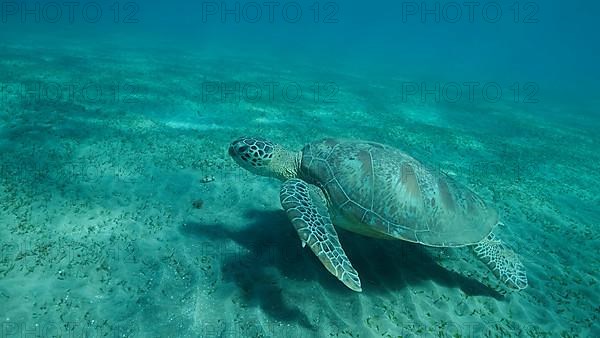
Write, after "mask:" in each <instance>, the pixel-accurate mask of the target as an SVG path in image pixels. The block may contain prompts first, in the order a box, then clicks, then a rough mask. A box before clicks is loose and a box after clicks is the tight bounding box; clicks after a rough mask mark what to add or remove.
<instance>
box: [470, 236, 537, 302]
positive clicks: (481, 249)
mask: <svg viewBox="0 0 600 338" xmlns="http://www.w3.org/2000/svg"><path fill="white" fill-rule="evenodd" d="M473 251H474V252H475V253H476V254H477V257H479V259H481V260H482V261H483V262H484V263H485V264H486V265H487V266H488V268H490V270H492V271H493V272H494V274H495V275H496V277H498V278H499V279H500V280H501V281H502V282H504V283H505V284H506V285H507V286H508V287H510V288H512V289H516V290H522V289H525V288H526V287H527V274H526V272H525V267H524V266H523V263H521V260H520V259H519V257H518V256H517V254H516V253H515V252H514V251H512V250H511V249H509V248H508V247H506V246H505V245H504V244H503V243H502V241H501V240H500V239H499V238H498V237H496V236H495V235H494V233H491V234H489V235H488V236H487V237H486V238H485V239H484V240H483V241H481V242H479V243H477V244H476V245H475V246H473Z"/></svg>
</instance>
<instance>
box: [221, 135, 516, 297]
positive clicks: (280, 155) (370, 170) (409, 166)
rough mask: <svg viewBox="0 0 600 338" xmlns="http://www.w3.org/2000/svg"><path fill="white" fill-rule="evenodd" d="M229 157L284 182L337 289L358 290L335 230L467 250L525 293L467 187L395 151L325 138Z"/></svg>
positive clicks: (298, 224) (237, 149)
mask: <svg viewBox="0 0 600 338" xmlns="http://www.w3.org/2000/svg"><path fill="white" fill-rule="evenodd" d="M228 152H229V155H230V156H231V157H232V158H233V159H234V160H235V161H236V162H237V163H238V164H239V165H240V166H242V167H243V168H245V169H247V170H249V171H250V172H252V173H255V174H258V175H262V176H267V177H274V178H278V179H280V180H282V181H284V182H283V185H282V187H281V191H280V199H281V205H282V207H283V209H284V210H285V212H286V213H287V216H288V217H289V219H290V221H291V223H292V224H293V225H294V227H295V228H296V231H297V232H298V235H299V236H300V240H301V241H302V246H303V247H304V246H305V245H306V244H308V246H309V247H310V248H311V250H312V251H313V252H314V253H315V254H316V255H317V257H318V258H319V260H320V261H321V263H323V265H324V266H325V267H326V268H327V270H329V272H331V273H332V274H333V275H334V276H336V277H337V278H338V279H339V280H340V281H341V282H342V283H344V284H345V285H346V286H347V287H349V288H350V289H352V290H354V291H359V292H360V291H362V288H361V283H360V279H359V277H358V273H357V272H356V270H355V269H354V268H353V267H352V264H351V263H350V260H349V259H348V257H347V256H346V253H345V252H344V249H343V248H342V246H341V244H340V242H339V239H338V235H337V233H336V230H335V228H334V226H333V225H334V224H335V225H336V226H339V227H341V228H343V229H346V230H349V231H352V232H355V233H359V234H362V235H365V236H370V237H376V238H386V239H400V240H405V241H409V242H414V243H419V244H422V245H426V246H431V247H462V246H470V247H471V248H472V251H473V252H474V253H475V255H476V256H477V257H478V258H479V259H481V260H482V261H483V262H484V263H485V264H486V265H487V266H488V267H489V268H490V269H491V270H492V271H493V272H494V274H495V275H496V277H498V278H499V279H500V280H501V281H502V282H504V283H505V284H506V285H507V286H508V287H510V288H512V289H516V290H521V289H524V288H525V287H527V276H526V273H525V268H524V266H523V264H522V263H521V262H520V260H519V258H518V256H517V255H516V254H515V253H514V252H513V251H512V250H510V249H509V248H508V247H507V246H505V245H504V244H503V243H502V241H501V240H500V239H499V238H498V237H497V236H495V235H494V233H493V232H492V230H493V228H494V227H495V226H496V225H497V224H499V221H498V214H497V212H496V211H495V210H494V209H493V208H491V207H490V206H489V205H487V204H486V203H485V202H484V201H483V199H481V198H480V197H479V196H477V195H476V194H475V193H474V192H473V191H471V190H470V189H469V188H467V187H465V186H463V185H461V184H459V183H458V182H456V181H455V180H453V179H452V178H451V177H449V176H447V175H446V174H444V173H442V172H440V171H437V170H432V169H431V168H428V167H427V166H425V165H424V164H422V163H420V162H419V161H417V160H416V159H414V158H413V157H411V156H410V155H408V154H406V153H404V152H402V151H400V150H398V149H395V148H393V147H390V146H387V145H383V144H379V143H375V142H369V141H358V140H338V139H331V138H329V139H324V140H321V141H318V142H314V143H309V144H307V145H305V146H304V148H303V149H302V151H300V152H293V151H289V150H286V149H285V148H283V147H282V146H280V145H278V144H275V143H273V142H271V141H268V140H266V139H263V138H260V137H241V138H238V139H236V140H234V141H233V142H232V143H231V144H230V145H229V150H228Z"/></svg>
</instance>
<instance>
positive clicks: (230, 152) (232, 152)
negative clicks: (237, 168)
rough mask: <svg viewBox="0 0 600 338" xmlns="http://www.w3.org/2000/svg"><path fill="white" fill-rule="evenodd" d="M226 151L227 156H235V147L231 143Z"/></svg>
mask: <svg viewBox="0 0 600 338" xmlns="http://www.w3.org/2000/svg"><path fill="white" fill-rule="evenodd" d="M227 152H228V153H229V156H231V157H235V156H237V153H236V151H235V148H234V147H233V144H230V145H229V149H228V150H227Z"/></svg>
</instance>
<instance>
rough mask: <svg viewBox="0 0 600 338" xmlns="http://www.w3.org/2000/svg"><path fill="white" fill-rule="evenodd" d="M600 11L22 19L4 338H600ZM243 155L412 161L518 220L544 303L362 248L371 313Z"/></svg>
mask: <svg viewBox="0 0 600 338" xmlns="http://www.w3.org/2000/svg"><path fill="white" fill-rule="evenodd" d="M236 5H237V6H238V7H236ZM270 6H272V7H270ZM238 8H239V11H238ZM270 8H272V12H270ZM471 9H472V10H473V11H472V12H471ZM298 10H300V11H301V12H298ZM498 10H499V11H498ZM597 10H598V5H597V4H595V3H588V2H575V3H559V2H554V1H553V2H482V3H480V4H479V5H477V6H476V5H472V4H470V3H458V2H427V3H421V2H395V3H392V2H379V3H373V4H367V3H358V2H348V1H347V2H281V3H279V4H270V3H255V2H231V1H230V2H227V3H226V4H225V3H222V2H194V3H192V2H184V1H180V2H177V3H176V4H165V3H163V4H160V3H155V2H116V3H113V2H103V1H101V2H81V3H79V2H77V3H75V5H73V7H72V12H70V9H69V7H68V6H67V5H65V4H63V3H56V2H49V1H39V2H34V1H28V2H23V3H21V2H14V3H13V2H2V6H1V7H0V11H1V12H0V19H1V20H0V26H1V29H0V38H1V40H0V84H1V85H2V87H1V91H0V95H1V97H0V154H1V155H0V156H1V161H0V196H1V198H0V210H1V212H0V250H1V251H0V322H1V326H0V337H24V336H36V337H37V336H39V337H82V336H90V337H99V336H109V337H117V336H118V337H124V336H125V337H457V336H458V337H505V336H515V337H523V336H524V337H598V336H600V326H599V324H598V322H599V313H600V308H599V307H598V304H600V295H599V292H598V290H599V287H598V285H599V284H598V271H600V257H599V253H600V250H599V248H600V237H599V236H598V226H599V225H600V212H599V210H600V208H599V207H600V200H599V198H598V196H599V195H600V188H598V186H599V184H598V183H599V181H600V155H599V154H598V150H597V148H598V145H599V144H600V142H599V139H600V137H599V136H598V130H599V127H600V118H599V114H598V108H597V107H598V103H600V102H599V100H598V96H597V92H598V88H599V85H600V83H599V82H598V81H599V79H600V76H599V75H600V69H599V66H598V63H597V61H596V58H597V57H596V55H598V44H597V43H596V42H595V40H596V38H595V32H596V31H598V28H599V27H598V24H597V23H596V19H595V13H596V12H597ZM58 13H61V15H60V16H58ZM258 13H260V15H258ZM458 14H460V15H458ZM241 135H259V136H263V137H266V138H268V139H270V140H272V141H274V142H276V143H278V144H280V145H282V146H285V147H286V148H289V149H290V150H294V151H299V150H300V149H302V147H303V145H304V144H306V143H309V142H312V141H315V140H319V139H321V138H324V137H335V138H345V139H365V140H371V141H375V142H380V143H384V144H388V145H390V146H393V147H396V148H398V149H401V150H403V151H405V152H406V153H409V154H411V155H412V156H414V157H415V158H417V159H418V160H420V161H421V162H423V163H425V164H426V165H428V166H429V167H431V168H434V169H435V170H439V171H441V172H444V173H445V174H447V175H449V176H451V177H453V178H454V179H455V180H457V181H458V182H460V183H461V184H464V185H466V186H467V187H469V188H470V189H472V190H473V191H475V192H476V193H477V194H478V195H480V196H481V197H483V198H484V199H486V200H487V201H488V202H489V203H490V205H492V206H493V207H494V208H495V209H497V210H498V212H499V215H500V219H501V221H502V223H503V224H504V225H503V226H498V227H497V229H496V230H495V232H497V234H498V235H499V236H501V237H502V239H503V240H504V241H505V242H506V243H507V245H508V246H509V247H510V248H511V249H513V250H514V251H515V252H516V253H517V254H518V255H519V257H520V259H521V261H522V262H523V264H524V266H525V267H526V269H527V274H528V279H529V286H528V288H526V289H525V290H522V291H520V292H514V291H507V290H506V289H505V288H503V287H502V285H500V283H499V282H498V281H497V279H496V278H495V277H494V276H493V275H492V274H491V273H490V271H489V270H487V269H486V267H485V266H484V265H483V264H482V263H481V262H479V261H477V260H476V259H474V257H473V256H472V255H471V254H470V252H469V251H468V250H467V249H466V248H457V249H449V248H447V249H433V248H428V247H425V246H421V245H417V244H413V243H409V242H405V241H387V240H382V239H373V238H368V237H363V236H360V235H357V234H354V233H351V232H347V231H345V230H342V229H338V235H339V238H340V242H341V243H342V246H343V247H344V250H345V251H346V253H347V255H348V257H349V259H350V260H351V262H352V264H353V266H354V267H355V268H356V270H357V271H358V273H359V275H360V278H361V281H362V292H361V293H356V292H353V291H351V290H350V289H348V288H346V287H345V286H344V285H343V284H342V283H340V282H339V281H338V280H337V279H336V278H335V277H333V276H332V275H330V274H329V273H328V272H327V270H326V269H325V268H324V267H323V266H322V265H321V263H320V262H319V260H318V259H317V258H316V256H315V255H314V254H313V253H312V252H311V251H310V250H309V249H308V248H302V245H301V242H300V241H299V239H298V234H297V233H296V231H294V227H293V226H292V224H291V223H290V221H289V220H288V218H287V216H286V214H285V212H284V211H283V210H282V208H281V204H280V201H279V188H280V186H281V182H279V181H277V180H274V179H270V178H266V177H259V176H255V175H253V174H251V173H249V172H247V171H244V170H243V169H241V168H240V167H239V166H237V165H236V163H235V162H234V161H233V160H231V158H230V157H229V155H228V153H227V148H228V145H229V143H230V142H231V141H232V140H234V139H235V138H237V137H239V136H241Z"/></svg>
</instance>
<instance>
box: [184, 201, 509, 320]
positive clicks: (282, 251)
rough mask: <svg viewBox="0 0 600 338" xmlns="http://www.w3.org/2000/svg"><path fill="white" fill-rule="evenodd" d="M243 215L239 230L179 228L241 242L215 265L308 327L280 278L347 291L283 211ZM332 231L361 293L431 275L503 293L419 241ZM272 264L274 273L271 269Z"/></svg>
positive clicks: (266, 307) (255, 301)
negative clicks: (453, 267) (443, 261)
mask: <svg viewBox="0 0 600 338" xmlns="http://www.w3.org/2000/svg"><path fill="white" fill-rule="evenodd" d="M245 216H246V217H247V219H248V220H249V222H248V224H247V226H246V227H244V228H243V229H241V230H231V229H230V227H228V226H227V225H225V224H203V223H188V224H187V225H186V226H185V227H182V228H181V229H182V230H181V231H182V232H184V233H185V234H186V236H190V237H192V238H193V237H197V238H199V239H203V240H209V241H210V242H211V243H214V244H215V246H216V247H226V246H227V245H229V244H235V245H237V246H239V247H241V248H243V249H241V250H237V251H235V252H231V251H230V252H229V254H227V255H222V257H221V258H222V260H221V266H220V267H218V268H220V270H221V275H222V276H223V279H224V280H226V281H233V282H234V283H235V284H236V285H237V286H238V287H239V288H240V289H241V290H243V295H244V297H245V301H246V303H247V304H251V305H255V306H259V307H260V308H261V309H262V310H263V311H264V312H265V313H266V314H267V315H269V316H271V317H272V318H273V319H275V320H279V321H287V322H298V323H299V324H300V325H302V326H304V327H308V328H313V324H311V323H310V320H309V319H308V317H307V316H306V315H305V314H304V313H303V312H302V310H301V309H299V308H298V307H297V306H295V305H292V304H288V303H286V300H285V299H284V297H283V296H282V291H283V290H282V289H284V288H285V287H286V286H285V285H284V284H286V283H285V279H292V280H295V281H307V280H308V281H310V280H314V281H315V282H318V283H319V284H320V285H321V286H322V287H323V288H324V289H326V290H328V291H330V292H334V293H336V294H339V295H341V294H343V295H348V293H353V292H352V291H351V290H349V289H348V288H346V287H345V286H344V285H343V284H342V283H340V282H339V281H338V280H337V279H336V278H335V277H334V276H332V275H331V274H330V273H329V272H328V271H327V270H326V269H325V268H324V267H323V266H322V264H321V263H320V262H319V260H318V259H317V258H316V256H315V255H314V254H313V253H312V252H310V250H309V249H308V248H302V246H301V244H300V240H299V238H298V234H297V233H296V232H295V230H294V228H293V226H292V224H290V222H289V220H288V218H287V216H286V214H285V213H284V212H283V211H278V210H271V211H263V210H250V211H248V212H247V213H246V214H245ZM338 235H339V237H340V241H341V242H342V245H343V246H344V249H345V250H346V252H347V254H348V256H349V258H350V260H351V262H352V264H353V265H354V267H355V268H356V269H357V271H358V272H359V274H360V277H361V279H362V281H363V285H364V290H363V293H364V294H369V293H378V294H383V293H390V292H392V291H394V290H400V289H403V288H405V287H410V286H411V285H418V284H420V283H422V282H424V281H428V280H431V281H433V282H434V283H436V284H439V285H443V286H446V287H451V288H452V287H457V288H460V289H461V290H462V291H463V292H464V293H465V294H466V295H469V296H488V297H493V298H496V299H502V298H503V296H502V295H501V294H500V293H499V292H497V291H495V290H494V289H492V288H490V287H488V286H486V285H484V284H482V283H480V282H479V281H477V280H474V279H471V278H468V277H465V276H463V275H461V274H459V273H456V272H453V271H450V270H447V269H445V268H443V267H442V266H440V265H438V264H437V263H436V262H435V260H434V259H433V258H432V257H431V256H430V255H429V254H428V253H427V251H426V250H425V249H424V248H423V247H422V246H420V245H417V244H413V243H409V242H404V241H389V240H379V239H372V238H367V237H363V236H360V235H356V234H353V233H350V232H347V231H344V230H339V231H338ZM232 242H233V243H232ZM273 269H275V270H276V271H277V272H278V273H279V274H276V273H273ZM282 277H283V279H282Z"/></svg>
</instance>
